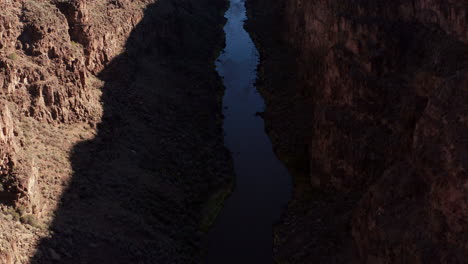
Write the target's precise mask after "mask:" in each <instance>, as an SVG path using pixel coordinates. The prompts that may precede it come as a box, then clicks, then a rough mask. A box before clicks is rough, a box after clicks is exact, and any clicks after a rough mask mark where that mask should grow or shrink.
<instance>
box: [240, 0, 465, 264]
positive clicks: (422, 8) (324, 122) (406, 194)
mask: <svg viewBox="0 0 468 264" xmlns="http://www.w3.org/2000/svg"><path fill="white" fill-rule="evenodd" d="M248 6H249V13H250V22H249V25H248V29H249V30H250V32H252V33H253V34H254V35H255V39H256V41H257V44H258V46H259V48H260V51H261V53H262V65H261V67H260V71H259V72H260V74H261V77H260V79H259V81H258V86H259V89H260V90H261V93H262V94H263V95H264V97H265V98H266V101H267V108H266V112H265V113H264V117H265V121H266V124H267V127H268V128H267V129H268V133H269V135H270V136H271V138H272V140H273V143H274V145H275V149H276V152H277V154H278V155H279V157H280V158H281V159H282V160H283V161H284V162H285V163H286V164H287V165H288V167H289V168H290V170H291V171H292V172H294V174H295V189H296V196H295V199H294V200H293V201H291V202H290V206H289V209H288V211H287V213H286V214H285V216H284V218H283V221H282V223H281V224H280V225H279V226H278V227H277V229H276V236H275V252H274V254H275V258H276V260H277V262H278V263H353V262H355V263H463V262H464V260H465V259H466V244H467V241H468V234H467V233H466V227H467V226H468V223H467V220H466V219H468V218H467V216H468V215H467V212H468V210H467V209H468V203H467V200H466V198H467V197H468V193H467V188H466V185H467V178H468V177H467V175H468V174H467V164H468V163H467V162H466V161H467V153H468V145H467V141H466V136H464V135H466V132H467V131H468V124H467V122H466V120H467V115H468V109H467V106H468V103H467V102H468V97H467V96H468V92H467V87H468V86H467V78H468V74H467V68H468V57H467V54H468V38H467V37H468V36H467V35H466V34H467V32H468V31H467V28H468V20H467V14H468V9H467V2H466V1H444V2H440V1H390V2H389V1H367V0H359V1H358V0H356V1H347V2H346V3H343V2H342V1H332V0H317V1H297V0H275V1H264V0H249V1H248Z"/></svg>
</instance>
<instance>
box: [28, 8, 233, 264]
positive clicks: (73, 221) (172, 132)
mask: <svg viewBox="0 0 468 264" xmlns="http://www.w3.org/2000/svg"><path fill="white" fill-rule="evenodd" d="M224 6H225V3H224V1H222V0H158V1H156V3H154V4H151V5H149V6H148V7H147V9H146V11H145V14H144V18H143V19H142V21H141V22H140V23H139V24H138V25H137V26H136V27H135V29H134V30H133V31H132V33H131V36H130V37H129V39H128V40H127V43H126V46H125V48H126V51H125V53H123V54H121V55H120V56H118V57H117V58H115V59H114V60H113V61H112V62H111V63H110V65H109V66H108V67H106V69H105V70H104V71H103V72H101V74H100V77H101V79H102V80H104V81H105V85H104V87H103V88H102V89H103V95H102V104H103V106H104V116H103V119H102V122H101V123H100V124H98V134H97V136H96V137H95V138H94V139H93V140H90V141H85V142H81V143H79V144H77V145H76V146H75V147H74V149H73V153H72V157H71V162H72V166H73V171H74V174H73V177H72V180H71V183H70V185H69V187H68V188H67V190H65V192H64V194H63V196H62V198H61V201H60V204H59V207H58V209H57V211H56V212H55V219H54V221H53V223H52V225H51V230H53V231H54V232H53V235H52V236H51V237H49V238H45V239H43V240H42V241H40V243H39V245H38V251H37V253H36V255H35V256H34V257H33V259H32V261H31V263H34V264H36V263H72V264H73V263H125V264H128V263H162V264H166V263H199V261H198V257H199V254H198V252H199V248H198V244H199V240H200V236H201V234H200V232H199V231H198V230H199V226H200V218H201V216H200V213H199V212H200V208H201V207H202V203H203V201H204V200H205V198H206V196H207V195H208V193H210V191H211V190H213V189H214V188H217V187H219V185H221V184H225V182H226V181H227V180H226V179H227V178H229V177H230V174H231V165H230V162H229V155H228V153H227V151H226V150H225V148H224V143H223V137H222V130H221V126H220V124H219V120H220V113H221V105H220V100H221V96H222V89H221V88H220V87H221V86H220V81H219V78H218V77H217V75H216V73H215V71H214V69H213V61H214V51H215V50H216V49H217V48H219V46H220V45H221V41H222V28H221V26H218V25H221V24H222V23H223V22H224V20H223V17H222V14H221V13H220V12H221V11H220V10H224V8H225V7H224Z"/></svg>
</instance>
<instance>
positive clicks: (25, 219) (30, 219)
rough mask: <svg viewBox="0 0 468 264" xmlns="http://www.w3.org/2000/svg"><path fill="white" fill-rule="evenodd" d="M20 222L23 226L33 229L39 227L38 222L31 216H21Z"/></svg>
mask: <svg viewBox="0 0 468 264" xmlns="http://www.w3.org/2000/svg"><path fill="white" fill-rule="evenodd" d="M20 221H21V223H23V224H28V225H30V226H33V227H39V222H38V221H37V218H36V217H35V216H34V215H32V214H28V215H23V216H21V218H20Z"/></svg>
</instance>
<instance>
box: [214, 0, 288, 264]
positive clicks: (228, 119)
mask: <svg viewBox="0 0 468 264" xmlns="http://www.w3.org/2000/svg"><path fill="white" fill-rule="evenodd" d="M244 1H245V0H231V1H230V3H231V5H230V8H229V10H228V11H227V12H226V15H225V16H226V18H227V19H228V21H227V24H226V25H225V27H224V31H225V33H226V48H225V49H224V52H223V53H222V54H221V56H220V57H219V58H218V60H217V62H216V66H217V71H218V73H219V75H221V76H222V77H223V79H224V85H225V87H226V93H225V96H224V101H223V104H224V109H225V110H224V114H225V120H224V131H225V142H226V146H227V147H228V148H229V150H230V151H231V152H232V156H233V159H234V167H235V173H236V185H235V189H234V192H233V193H232V195H231V196H230V197H229V198H228V199H227V201H226V203H225V207H224V208H223V210H222V211H221V213H220V215H219V217H218V219H217V220H216V222H215V224H214V226H213V228H212V229H211V231H210V232H209V233H208V238H207V241H208V242H207V243H208V253H207V262H208V263H209V264H230V263H235V264H251V263H252V264H263V263H265V264H271V263H273V258H272V247H273V233H272V228H273V225H274V224H275V222H277V221H278V220H279V218H280V215H281V212H282V211H283V209H284V208H285V206H286V204H287V201H288V200H289V199H290V196H291V189H292V187H291V185H292V184H291V177H290V176H289V174H288V171H287V170H286V168H285V167H284V165H283V164H282V163H281V162H280V161H279V160H278V159H277V157H276V156H275V154H274V153H273V150H272V145H271V142H270V139H269V138H268V136H267V134H266V133H265V128H264V123H263V120H262V118H260V117H259V116H256V115H255V113H257V112H262V111H263V110H264V107H265V106H264V101H263V98H262V97H261V96H260V95H259V93H258V92H257V90H256V88H255V86H254V83H255V80H256V77H257V72H256V68H257V65H258V62H259V55H258V51H257V49H256V48H255V45H254V43H253V42H252V39H251V38H250V36H249V34H248V33H247V32H246V31H245V30H244V21H245V20H246V10H245V4H244Z"/></svg>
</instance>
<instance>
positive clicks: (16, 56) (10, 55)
mask: <svg viewBox="0 0 468 264" xmlns="http://www.w3.org/2000/svg"><path fill="white" fill-rule="evenodd" d="M8 58H9V59H10V60H17V59H18V55H16V53H14V52H13V53H10V54H9V55H8Z"/></svg>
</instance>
